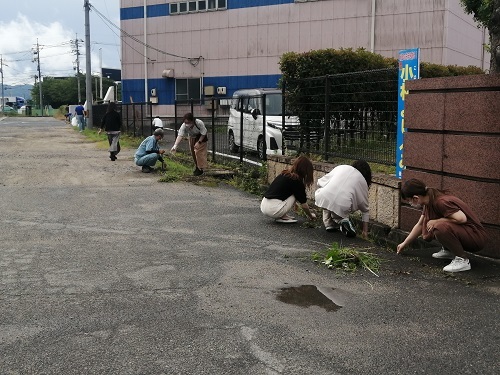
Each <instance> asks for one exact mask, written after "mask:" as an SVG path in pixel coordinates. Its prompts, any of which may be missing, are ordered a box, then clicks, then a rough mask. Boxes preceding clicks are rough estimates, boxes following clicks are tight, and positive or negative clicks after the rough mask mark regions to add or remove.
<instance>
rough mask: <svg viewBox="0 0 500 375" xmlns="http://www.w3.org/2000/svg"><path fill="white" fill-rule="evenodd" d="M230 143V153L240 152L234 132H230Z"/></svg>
mask: <svg viewBox="0 0 500 375" xmlns="http://www.w3.org/2000/svg"><path fill="white" fill-rule="evenodd" d="M228 143H229V151H230V152H238V150H239V149H240V148H239V147H238V146H236V143H235V141H234V134H233V132H229V138H228Z"/></svg>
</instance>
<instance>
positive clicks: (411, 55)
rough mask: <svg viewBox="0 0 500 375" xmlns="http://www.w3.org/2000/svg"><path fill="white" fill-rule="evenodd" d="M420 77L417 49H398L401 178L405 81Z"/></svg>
mask: <svg viewBox="0 0 500 375" xmlns="http://www.w3.org/2000/svg"><path fill="white" fill-rule="evenodd" d="M419 78H420V54H419V49H418V48H414V49H405V50H401V51H399V78H398V127H397V129H396V135H397V139H396V177H397V178H401V177H402V175H403V169H405V166H404V163H403V146H404V143H403V140H404V133H405V99H406V95H407V94H408V90H406V88H405V82H406V81H408V80H410V79H419Z"/></svg>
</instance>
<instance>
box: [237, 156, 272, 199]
mask: <svg viewBox="0 0 500 375" xmlns="http://www.w3.org/2000/svg"><path fill="white" fill-rule="evenodd" d="M234 171H235V174H234V176H233V179H232V180H231V181H230V182H229V184H230V185H232V186H234V187H236V188H238V189H241V190H244V191H246V192H248V193H250V194H254V195H259V196H261V195H262V186H263V185H264V184H265V180H266V178H267V164H265V163H264V164H263V165H262V166H260V167H259V168H255V167H250V166H242V165H239V166H237V167H236V168H235V170H234Z"/></svg>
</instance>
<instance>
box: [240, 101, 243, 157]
mask: <svg viewBox="0 0 500 375" xmlns="http://www.w3.org/2000/svg"><path fill="white" fill-rule="evenodd" d="M240 105H241V107H240V164H242V163H243V97H241V100H240Z"/></svg>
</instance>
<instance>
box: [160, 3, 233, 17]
mask: <svg viewBox="0 0 500 375" xmlns="http://www.w3.org/2000/svg"><path fill="white" fill-rule="evenodd" d="M169 5H170V14H171V15H175V14H180V13H188V12H189V13H194V12H204V11H206V10H226V9H227V0H190V1H179V2H175V3H170V4H169Z"/></svg>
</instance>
